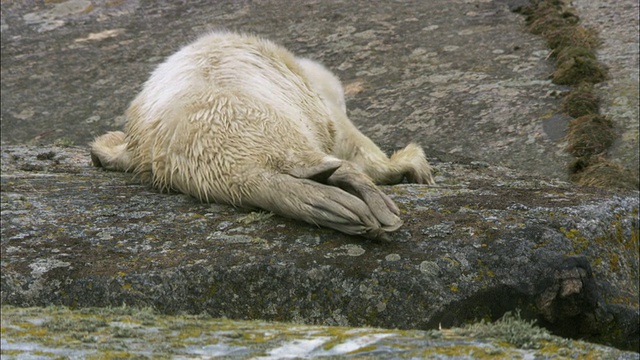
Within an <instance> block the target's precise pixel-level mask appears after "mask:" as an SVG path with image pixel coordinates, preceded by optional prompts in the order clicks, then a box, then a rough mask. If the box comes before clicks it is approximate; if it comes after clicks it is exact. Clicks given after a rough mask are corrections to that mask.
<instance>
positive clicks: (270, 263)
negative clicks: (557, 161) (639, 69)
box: [1, 146, 639, 349]
mask: <svg viewBox="0 0 640 360" xmlns="http://www.w3.org/2000/svg"><path fill="white" fill-rule="evenodd" d="M430 160H431V162H432V163H433V165H434V168H435V171H436V174H437V175H438V185H436V186H422V185H408V184H405V185H397V186H392V187H383V189H384V191H385V192H387V193H388V194H390V196H391V197H392V198H393V199H394V200H395V201H396V203H397V204H398V205H399V207H400V210H401V215H402V217H403V219H404V220H405V225H404V226H403V227H402V228H401V229H400V230H399V231H397V232H396V233H393V234H392V235H391V236H390V239H389V240H388V241H378V242H376V241H370V240H365V239H361V238H356V237H349V236H346V235H343V234H340V233H337V232H334V231H331V230H328V229H320V228H316V227H314V226H311V225H306V224H304V223H299V222H295V221H292V220H287V219H284V218H281V217H276V216H267V215H265V214H264V213H255V214H251V213H248V212H246V211H242V210H239V209H233V208H231V207H226V206H221V205H216V206H211V205H209V204H201V203H198V202H197V201H195V200H194V199H192V198H189V197H187V196H184V195H181V194H160V193H156V192H154V191H152V190H151V189H149V188H148V187H146V186H144V185H138V184H137V183H136V181H135V179H133V178H132V176H131V175H130V174H123V173H113V172H106V171H102V170H101V169H98V168H93V167H91V166H90V165H89V163H90V157H89V154H88V152H87V150H86V149H84V148H62V147H38V146H36V147H27V146H5V147H3V149H2V177H1V179H2V193H1V194H2V229H1V235H2V278H1V281H2V303H3V304H12V305H17V306H46V305H49V304H61V305H67V306H73V307H88V306H121V305H123V304H126V305H127V306H149V307H153V308H155V309H157V310H158V311H160V312H162V313H168V314H175V313H179V312H189V313H203V312H206V313H208V314H210V315H211V316H213V317H226V318H230V319H263V320H273V321H293V322H299V323H306V324H321V325H336V326H365V325H366V326H375V327H384V328H400V329H433V328H437V327H438V326H439V325H440V326H445V327H451V326H458V325H462V324H465V323H468V322H470V321H474V320H479V319H497V318H499V317H500V316H502V315H503V314H504V312H506V311H513V310H515V309H521V311H522V316H523V317H525V318H527V319H537V320H538V322H539V324H540V325H542V326H544V327H546V328H548V329H550V330H551V331H553V332H554V333H556V334H559V335H563V336H567V337H580V338H585V339H589V340H591V341H595V342H601V343H605V344H612V345H615V346H619V347H621V348H625V349H637V347H638V328H637V321H638V263H637V256H638V255H637V254H638V218H637V214H638V207H639V203H638V193H637V192H614V191H606V190H602V189H593V188H578V187H575V186H572V185H570V184H567V183H564V182H560V181H553V180H545V179H540V178H537V177H529V176H525V175H522V174H520V173H518V172H515V171H513V170H509V169H507V168H502V167H496V166H493V165H489V166H486V167H477V166H475V165H473V164H471V162H470V161H465V160H464V159H458V161H456V162H446V163H444V162H439V161H437V159H430ZM461 209H464V211H461ZM390 254H393V255H390Z"/></svg>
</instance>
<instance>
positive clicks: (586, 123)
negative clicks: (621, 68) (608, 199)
mask: <svg viewBox="0 0 640 360" xmlns="http://www.w3.org/2000/svg"><path fill="white" fill-rule="evenodd" d="M568 4H569V2H568V1H564V0H532V1H531V4H530V5H529V6H525V7H521V8H518V9H516V12H518V13H520V14H522V15H523V16H525V21H526V24H527V28H528V30H529V31H530V32H531V33H533V34H536V35H540V36H542V37H544V38H545V39H546V40H547V45H548V46H549V48H550V49H551V50H552V52H551V55H552V56H553V57H554V58H555V59H556V70H555V71H554V72H553V75H552V81H553V83H555V84H558V85H569V86H573V89H572V90H571V91H569V92H568V93H567V95H566V96H565V98H564V99H563V101H562V112H563V113H565V114H567V115H569V116H571V117H574V118H575V119H574V120H573V121H571V122H570V124H569V128H568V129H567V141H568V146H567V151H568V152H569V153H571V154H572V155H573V156H574V157H575V158H576V159H575V161H573V163H572V164H570V165H569V173H570V179H571V180H572V181H574V182H576V183H578V184H580V185H589V186H604V187H615V188H624V189H638V188H639V182H638V177H637V176H636V175H635V174H634V173H633V172H631V171H628V170H625V169H624V168H623V167H622V166H620V165H619V164H617V163H614V162H611V161H609V160H607V159H606V158H605V157H604V156H603V155H602V154H604V153H605V151H606V150H607V149H608V148H609V147H610V146H611V144H613V141H614V140H615V138H616V134H615V132H614V131H613V123H612V122H611V120H609V119H607V118H605V117H604V116H600V115H598V114H599V110H600V109H599V99H598V97H597V95H596V93H595V91H594V88H593V84H597V83H599V82H602V81H604V80H606V79H607V77H608V70H607V68H606V67H605V66H604V65H602V64H601V63H600V62H598V60H597V58H596V54H595V49H596V48H597V47H598V46H599V45H600V43H601V41H600V39H599V38H598V34H597V32H596V31H595V30H594V29H590V28H585V27H583V26H581V25H580V18H579V17H578V16H577V15H575V13H574V10H573V9H572V8H571V7H569V6H568Z"/></svg>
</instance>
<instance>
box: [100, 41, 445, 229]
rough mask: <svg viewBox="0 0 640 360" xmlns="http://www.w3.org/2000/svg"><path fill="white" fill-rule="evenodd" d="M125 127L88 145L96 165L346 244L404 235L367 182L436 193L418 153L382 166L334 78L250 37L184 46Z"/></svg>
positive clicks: (389, 205)
mask: <svg viewBox="0 0 640 360" xmlns="http://www.w3.org/2000/svg"><path fill="white" fill-rule="evenodd" d="M126 117H127V124H126V128H125V132H121V131H115V132H109V133H107V134H105V135H102V136H100V137H98V138H96V139H95V140H94V141H93V142H92V143H91V157H92V161H93V164H94V165H95V166H101V167H104V168H106V169H109V170H117V171H131V172H134V173H135V174H138V175H139V176H140V177H141V178H142V179H143V180H145V181H148V182H149V183H150V184H152V186H154V187H155V188H157V189H159V190H162V191H167V190H175V191H179V192H182V193H185V194H189V195H191V196H194V197H196V198H198V199H200V200H201V201H205V202H216V203H224V204H231V205H233V206H240V207H247V208H260V209H264V210H268V211H272V212H274V213H277V214H280V215H282V216H285V217H289V218H294V219H300V220H303V221H306V222H309V223H312V224H317V225H322V226H327V227H330V228H333V229H336V230H339V231H342V232H345V233H347V234H354V235H363V236H367V237H373V238H375V237H380V236H382V235H383V234H384V233H386V232H390V231H394V230H396V229H398V228H399V227H400V226H401V225H402V220H401V219H400V218H399V217H398V214H399V210H398V208H397V206H396V205H395V204H394V203H393V201H392V200H391V199H390V198H389V197H388V196H387V195H385V194H384V193H382V191H380V189H378V188H377V187H376V186H375V184H376V183H377V184H395V183H398V182H401V181H402V180H403V179H404V178H406V179H407V180H408V181H409V182H414V183H420V184H433V177H432V175H431V167H430V166H429V163H428V162H427V160H426V159H425V156H424V152H423V151H422V149H421V148H420V147H419V146H417V145H416V144H409V145H408V146H407V147H406V148H404V149H402V150H400V151H397V152H396V153H395V154H393V155H392V156H391V157H390V158H389V157H387V156H386V155H385V154H384V153H383V152H382V151H381V150H380V149H379V148H378V147H377V146H376V145H375V144H374V143H373V142H372V141H371V140H370V139H369V138H367V137H366V136H364V135H363V134H362V133H360V131H358V129H356V127H355V126H354V125H353V124H352V123H351V121H350V120H349V118H348V117H347V113H346V106H345V100H344V93H343V89H342V85H341V84H340V81H339V80H338V79H337V78H336V76H335V75H333V74H332V73H331V72H329V70H327V69H326V68H325V67H324V66H322V65H320V64H318V63H316V62H314V61H312V60H309V59H304V58H299V57H295V56H294V55H293V54H291V53H290V52H289V51H288V50H286V49H284V48H283V47H281V46H278V45H276V44H274V43H273V42H271V41H268V40H265V39H262V38H260V37H257V36H252V35H245V34H236V33H228V32H214V33H210V34H207V35H205V36H202V37H200V38H199V39H198V40H196V41H195V42H193V43H192V44H190V45H187V46H185V47H183V48H182V49H180V50H179V51H178V52H177V53H175V54H173V55H172V56H170V57H169V58H168V59H167V60H166V61H165V62H164V63H163V64H161V65H160V66H158V68H157V69H156V70H155V71H154V72H153V73H152V75H151V77H150V78H149V80H148V81H147V82H146V83H145V85H144V88H143V90H142V92H140V94H139V95H138V96H137V97H136V98H135V99H134V100H133V102H132V103H131V105H130V107H129V109H128V110H127V112H126Z"/></svg>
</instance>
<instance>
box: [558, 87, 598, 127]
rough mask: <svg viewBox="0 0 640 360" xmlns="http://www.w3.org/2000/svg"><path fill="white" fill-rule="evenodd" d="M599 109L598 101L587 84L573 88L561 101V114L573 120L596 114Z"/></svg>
mask: <svg viewBox="0 0 640 360" xmlns="http://www.w3.org/2000/svg"><path fill="white" fill-rule="evenodd" d="M599 109H600V99H599V98H598V96H597V95H596V94H595V92H594V90H593V84H591V83H588V82H583V83H581V84H579V85H578V86H576V87H575V88H573V89H572V90H571V91H570V92H569V93H568V94H567V95H566V96H565V98H564V99H563V100H562V112H564V113H565V114H567V115H569V116H571V117H573V118H579V117H581V116H585V115H595V114H598V111H599Z"/></svg>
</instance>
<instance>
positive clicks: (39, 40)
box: [1, 0, 571, 179]
mask: <svg viewBox="0 0 640 360" xmlns="http://www.w3.org/2000/svg"><path fill="white" fill-rule="evenodd" d="M511 2H512V3H515V2H517V1H511ZM520 2H521V1H520ZM2 20H3V30H2V45H1V48H2V110H1V111H2V130H3V131H2V134H1V140H2V144H21V143H30V144H42V143H45V144H47V143H52V142H54V141H56V140H58V139H68V140H71V141H73V142H74V143H75V144H77V145H82V144H86V143H88V142H89V141H90V140H91V139H92V138H93V137H94V136H97V135H100V134H102V133H104V132H105V131H107V130H114V129H119V128H121V127H122V125H123V122H124V118H123V117H122V114H123V113H124V110H125V109H126V107H127V105H128V104H129V102H130V101H131V100H132V99H133V97H134V96H135V94H136V93H137V92H138V91H139V90H140V89H141V87H142V84H143V82H144V81H145V80H146V79H147V77H148V76H149V73H150V72H151V71H152V69H153V68H154V67H155V66H156V65H157V64H159V63H160V62H162V61H163V60H164V58H166V57H167V56H168V55H170V54H172V53H173V52H175V51H177V49H179V48H180V47H181V46H183V45H186V44H187V43H189V42H191V41H192V40H193V39H194V38H195V37H197V36H198V35H199V34H202V33H204V32H206V31H209V30H212V29H220V28H224V29H230V30H237V31H244V32H253V33H257V34H260V35H263V36H265V37H268V38H270V39H273V40H275V41H277V42H279V43H281V44H282V45H284V46H286V47H288V48H289V49H291V50H292V51H293V52H294V53H296V54H298V55H301V56H307V57H311V58H314V59H316V60H319V61H320V62H322V63H324V64H326V65H327V66H328V67H329V68H330V69H332V70H333V71H335V72H336V73H337V74H338V75H339V77H340V78H341V79H342V80H343V82H344V84H345V85H346V87H347V96H348V98H347V101H348V104H347V108H348V110H349V115H350V117H351V119H352V120H353V121H354V122H355V123H356V124H357V125H358V126H359V127H360V129H362V131H363V132H364V133H365V134H366V135H368V136H370V137H371V138H372V139H373V140H374V141H375V142H376V143H378V144H380V145H381V146H382V147H383V148H385V149H387V150H393V149H394V148H395V147H397V146H403V145H406V143H408V142H410V141H417V142H419V143H421V144H422V145H423V146H425V147H427V152H430V153H435V152H436V151H442V152H447V153H452V154H461V155H464V156H470V155H471V154H473V157H474V158H476V159H477V160H482V161H488V162H491V163H495V164H501V165H506V166H510V167H512V168H515V169H520V170H524V171H527V172H528V173H531V174H538V175H544V176H552V177H556V178H561V179H566V178H567V170H566V169H567V163H568V162H569V161H570V159H571V157H570V156H569V155H568V154H567V153H565V151H564V146H565V143H564V141H563V136H564V131H565V127H566V124H567V123H568V120H569V118H568V117H566V116H563V115H561V114H559V113H558V111H559V110H558V105H559V96H560V95H561V94H562V93H563V92H564V91H566V90H568V88H567V87H561V86H557V85H554V84H551V82H550V80H549V75H550V74H551V73H552V72H553V66H554V65H553V63H552V62H551V61H550V60H549V59H548V56H549V50H548V49H547V48H546V45H545V41H544V40H543V39H541V38H539V37H537V36H534V35H531V34H528V33H526V31H525V30H524V24H523V22H524V20H523V19H522V18H521V17H520V16H519V15H517V14H514V13H512V12H511V11H510V9H509V4H508V2H507V1H485V0H473V1H469V0H456V1H450V0H432V1H414V2H389V1H384V0H382V1H380V0H378V1H366V2H357V1H303V2H298V1H293V2H292V1H289V0H279V1H264V2H251V3H249V2H243V1H233V2H229V1H216V2H211V1H204V0H200V1H189V2H188V3H185V4H181V3H179V2H174V1H123V2H117V1H92V2H89V1H86V0H70V1H66V2H62V3H61V4H48V5H38V4H36V3H32V2H9V3H3V5H2Z"/></svg>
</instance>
